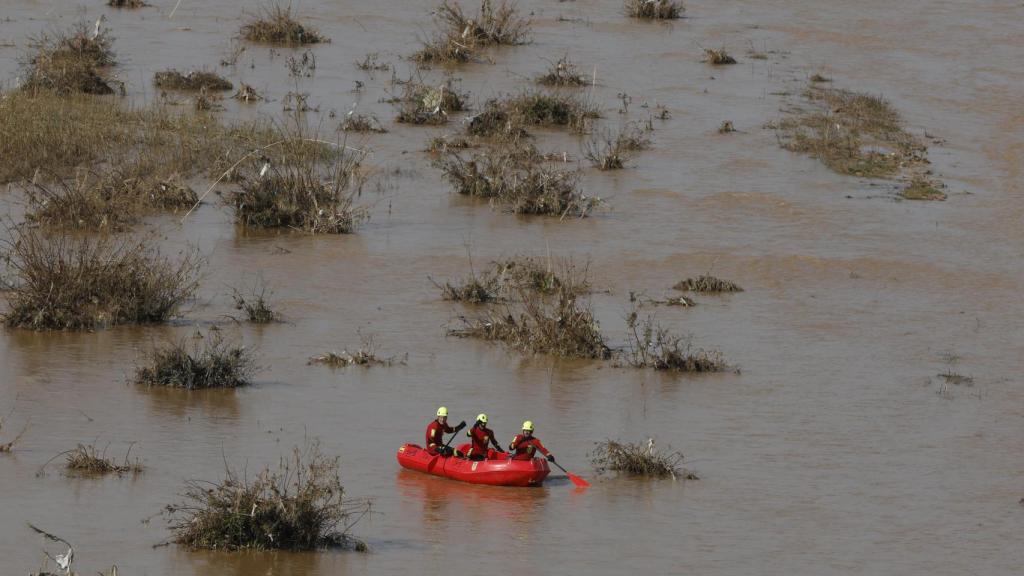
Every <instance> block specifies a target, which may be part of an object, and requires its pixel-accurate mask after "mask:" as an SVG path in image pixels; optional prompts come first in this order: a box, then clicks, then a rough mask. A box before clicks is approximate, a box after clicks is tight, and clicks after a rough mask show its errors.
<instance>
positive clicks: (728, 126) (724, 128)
mask: <svg viewBox="0 0 1024 576" xmlns="http://www.w3.org/2000/svg"><path fill="white" fill-rule="evenodd" d="M735 131H736V127H735V126H733V125H732V120H723V121H722V124H721V125H720V126H719V127H718V133H719V134H730V133H732V132H735Z"/></svg>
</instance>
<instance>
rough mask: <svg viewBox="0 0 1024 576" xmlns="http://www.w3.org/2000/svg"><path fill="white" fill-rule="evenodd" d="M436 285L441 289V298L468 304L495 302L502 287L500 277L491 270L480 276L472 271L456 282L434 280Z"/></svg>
mask: <svg viewBox="0 0 1024 576" xmlns="http://www.w3.org/2000/svg"><path fill="white" fill-rule="evenodd" d="M434 286H437V287H438V288H439V289H440V290H441V298H443V299H445V300H450V301H452V302H465V303H467V304H486V303H488V302H495V301H497V300H498V298H499V289H500V288H501V286H500V283H499V281H498V278H497V277H496V276H495V275H494V274H493V272H492V271H490V270H487V271H485V272H484V273H483V274H481V275H479V276H478V275H477V274H476V272H475V271H470V274H469V276H467V277H466V278H464V279H462V280H459V281H456V282H455V283H452V282H445V283H444V284H443V285H442V284H438V283H437V282H434Z"/></svg>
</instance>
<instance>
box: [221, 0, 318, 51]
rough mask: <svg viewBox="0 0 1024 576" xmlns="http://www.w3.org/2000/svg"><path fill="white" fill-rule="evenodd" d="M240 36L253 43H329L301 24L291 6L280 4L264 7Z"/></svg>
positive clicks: (310, 28)
mask: <svg viewBox="0 0 1024 576" xmlns="http://www.w3.org/2000/svg"><path fill="white" fill-rule="evenodd" d="M240 34H241V35H242V37H243V38H245V39H246V40H249V41H251V42H263V43H266V44H284V45H290V46H293V45H302V44H318V43H320V42H327V41H328V39H327V37H325V36H322V35H321V34H320V33H319V32H318V31H317V30H316V29H314V28H312V27H310V26H308V25H305V24H302V23H301V22H299V21H298V20H297V19H296V17H295V16H294V15H293V14H292V7H291V5H288V6H282V5H280V4H274V5H269V6H264V7H263V8H262V10H261V11H260V13H259V14H257V15H256V16H254V17H253V18H251V19H250V20H249V22H248V23H247V24H246V25H244V26H242V29H241V30H240Z"/></svg>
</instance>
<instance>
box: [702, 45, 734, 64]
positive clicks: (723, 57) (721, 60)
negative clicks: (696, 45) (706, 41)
mask: <svg viewBox="0 0 1024 576" xmlns="http://www.w3.org/2000/svg"><path fill="white" fill-rule="evenodd" d="M704 61H705V62H707V63H708V64H712V65H714V66H722V65H724V64H735V63H736V59H735V58H733V57H732V55H730V54H729V53H728V52H726V51H725V48H719V49H718V50H714V49H711V48H705V49H704Z"/></svg>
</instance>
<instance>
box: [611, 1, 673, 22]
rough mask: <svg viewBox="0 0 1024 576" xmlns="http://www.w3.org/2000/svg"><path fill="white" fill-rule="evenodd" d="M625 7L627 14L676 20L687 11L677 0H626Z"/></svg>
mask: <svg viewBox="0 0 1024 576" xmlns="http://www.w3.org/2000/svg"><path fill="white" fill-rule="evenodd" d="M623 9H624V10H625V12H626V15H627V16H631V17H633V18H648V19H651V20H675V19H676V18H681V17H682V16H683V12H685V11H686V8H685V7H684V6H683V3H682V2H679V1H677V0H625V2H624V3H623Z"/></svg>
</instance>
